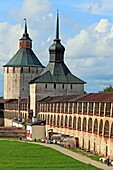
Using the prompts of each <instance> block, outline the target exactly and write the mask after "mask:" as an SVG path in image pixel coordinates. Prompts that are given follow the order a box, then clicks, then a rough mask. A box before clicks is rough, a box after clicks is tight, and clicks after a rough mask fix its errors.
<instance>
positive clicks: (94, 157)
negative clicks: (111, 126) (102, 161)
mask: <svg viewBox="0 0 113 170" xmlns="http://www.w3.org/2000/svg"><path fill="white" fill-rule="evenodd" d="M69 150H71V151H73V152H77V153H80V154H82V155H83V156H86V157H88V158H91V159H93V160H95V161H99V158H100V157H101V156H98V155H93V154H90V153H86V152H85V151H83V150H81V149H76V148H69Z"/></svg>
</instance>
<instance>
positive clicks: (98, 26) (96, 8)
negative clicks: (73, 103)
mask: <svg viewBox="0 0 113 170" xmlns="http://www.w3.org/2000/svg"><path fill="white" fill-rule="evenodd" d="M57 9H59V11H60V12H59V13H60V39H61V42H62V44H63V45H64V46H65V48H66V52H65V63H66V65H67V66H68V68H69V69H70V71H71V72H72V73H73V74H74V75H76V76H77V77H79V78H81V79H82V80H84V81H86V82H87V84H86V85H85V91H87V92H88V93H89V92H98V91H101V90H103V88H105V87H106V86H109V85H113V1H111V0H79V1H78V0H74V1H73V0H69V1H68V0H60V1H59V0H18V1H16V0H10V1H9V0H0V96H1V95H3V65H5V64H6V63H7V62H8V61H9V59H10V58H11V57H12V56H13V55H14V54H15V53H16V52H17V50H18V49H19V46H18V44H19V39H20V38H21V37H22V34H23V28H24V20H23V19H24V18H27V23H28V32H29V35H30V38H32V40H33V51H34V52H35V54H36V55H37V57H38V58H39V60H40V61H41V62H42V64H43V65H45V66H46V65H47V64H48V61H49V52H48V48H49V46H50V45H51V44H52V42H53V39H54V38H55V22H56V11H57Z"/></svg>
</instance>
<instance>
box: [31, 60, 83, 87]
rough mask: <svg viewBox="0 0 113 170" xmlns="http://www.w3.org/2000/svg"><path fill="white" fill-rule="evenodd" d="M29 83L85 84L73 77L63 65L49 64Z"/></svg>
mask: <svg viewBox="0 0 113 170" xmlns="http://www.w3.org/2000/svg"><path fill="white" fill-rule="evenodd" d="M30 83H66V84H84V83H85V82H84V81H82V80H81V79H79V78H78V77H76V76H74V75H73V74H72V73H71V72H70V71H69V69H68V68H67V66H66V65H65V63H54V62H53V63H52V62H50V63H49V64H48V66H47V67H46V68H45V69H44V70H43V71H42V72H41V74H40V75H39V76H37V77H36V78H35V79H33V80H32V81H30Z"/></svg>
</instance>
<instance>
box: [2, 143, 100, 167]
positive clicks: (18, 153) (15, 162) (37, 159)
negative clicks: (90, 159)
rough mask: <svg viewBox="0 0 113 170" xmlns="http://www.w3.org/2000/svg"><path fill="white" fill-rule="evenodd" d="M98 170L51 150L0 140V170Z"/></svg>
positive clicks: (34, 145)
mask: <svg viewBox="0 0 113 170" xmlns="http://www.w3.org/2000/svg"><path fill="white" fill-rule="evenodd" d="M36 169H37V170H54V169H55V170H99V169H98V168H95V167H93V166H91V165H87V164H84V163H81V162H79V161H77V160H74V159H73V158H70V157H68V156H66V155H63V154H61V153H60V152H58V151H55V150H53V149H51V148H47V147H44V146H40V145H36V144H32V143H31V144H29V143H24V142H17V141H8V140H0V170H36Z"/></svg>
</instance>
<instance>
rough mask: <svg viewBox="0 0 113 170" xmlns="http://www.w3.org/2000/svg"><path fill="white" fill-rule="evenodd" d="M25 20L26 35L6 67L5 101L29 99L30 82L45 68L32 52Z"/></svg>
mask: <svg viewBox="0 0 113 170" xmlns="http://www.w3.org/2000/svg"><path fill="white" fill-rule="evenodd" d="M24 20H25V27H24V33H23V36H22V38H21V39H20V40H19V50H18V51H17V53H16V54H15V55H14V56H13V57H12V58H11V59H10V60H9V62H8V63H7V64H6V65H4V99H11V98H19V97H21V98H26V97H28V96H29V84H28V83H29V81H30V80H31V79H33V78H34V77H35V76H37V75H38V74H39V73H40V72H41V71H42V70H43V68H44V66H43V65H42V64H41V62H40V61H39V59H38V58H37V56H36V55H35V54H34V52H33V51H32V40H31V38H30V37H29V34H28V32H27V21H26V19H24Z"/></svg>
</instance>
